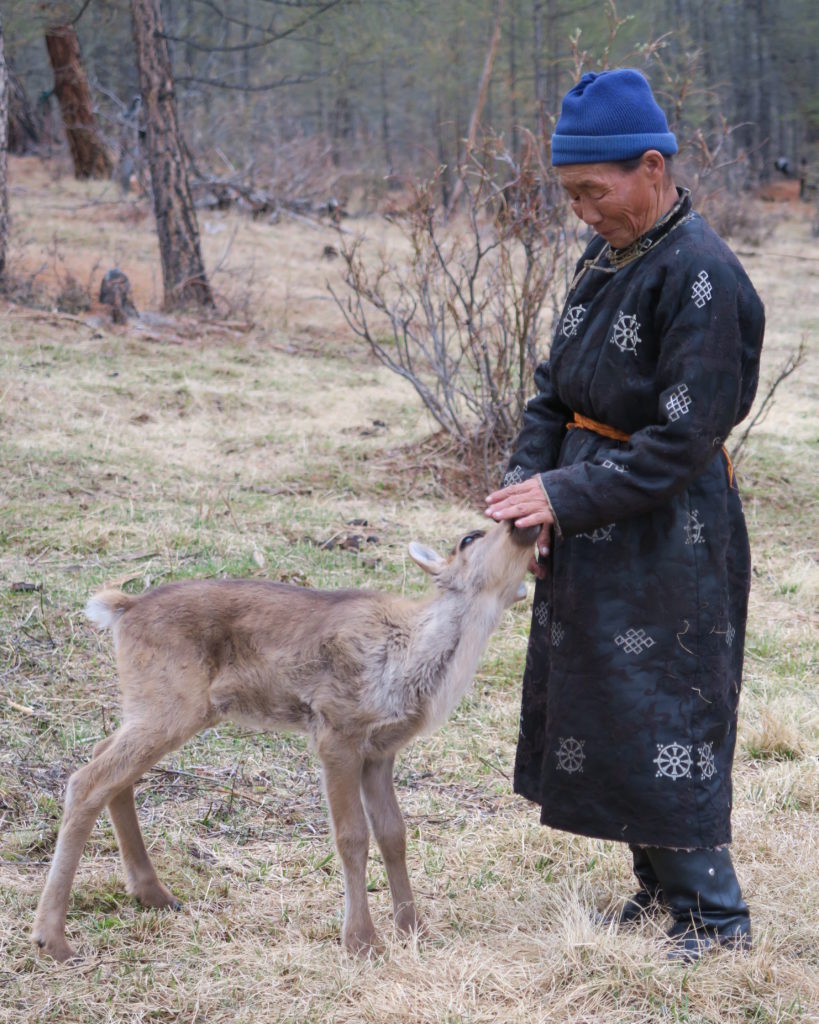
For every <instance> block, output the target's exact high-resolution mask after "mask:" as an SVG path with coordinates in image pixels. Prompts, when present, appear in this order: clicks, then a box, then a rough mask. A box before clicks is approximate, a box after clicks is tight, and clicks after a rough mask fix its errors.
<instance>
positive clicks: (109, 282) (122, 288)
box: [100, 267, 139, 324]
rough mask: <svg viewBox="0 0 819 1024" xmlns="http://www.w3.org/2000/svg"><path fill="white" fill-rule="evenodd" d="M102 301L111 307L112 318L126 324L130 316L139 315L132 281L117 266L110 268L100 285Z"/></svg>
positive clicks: (115, 321)
mask: <svg viewBox="0 0 819 1024" xmlns="http://www.w3.org/2000/svg"><path fill="white" fill-rule="evenodd" d="M100 302H101V303H103V304H104V305H106V306H110V307H111V319H112V320H113V321H114V323H115V324H124V323H125V322H126V320H127V319H128V317H129V316H139V313H138V312H137V308H136V306H135V305H134V296H133V294H132V292H131V282H130V281H129V280H128V278H127V277H126V275H125V274H123V272H122V271H121V270H118V269H117V268H116V267H113V268H112V269H111V270H109V271H108V272H107V273H106V275H105V277H104V278H103V279H102V284H101V285H100Z"/></svg>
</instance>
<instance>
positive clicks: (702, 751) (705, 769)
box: [697, 743, 717, 780]
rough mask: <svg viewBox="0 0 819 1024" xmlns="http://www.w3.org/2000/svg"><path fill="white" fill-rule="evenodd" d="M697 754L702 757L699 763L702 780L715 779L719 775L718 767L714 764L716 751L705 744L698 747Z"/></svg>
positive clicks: (708, 744)
mask: <svg viewBox="0 0 819 1024" xmlns="http://www.w3.org/2000/svg"><path fill="white" fill-rule="evenodd" d="M697 753H698V754H699V755H700V759H699V761H697V767H698V768H699V770H700V778H701V779H703V780H705V779H711V778H713V777H714V776H715V775H716V774H717V766H716V764H715V763H714V751H713V750H712V748H711V744H710V743H703V744H702V745H701V746H699V747H697Z"/></svg>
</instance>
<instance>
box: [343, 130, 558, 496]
mask: <svg viewBox="0 0 819 1024" xmlns="http://www.w3.org/2000/svg"><path fill="white" fill-rule="evenodd" d="M458 176H459V181H460V182H461V188H462V195H463V200H464V206H463V212H462V214H461V215H459V216H458V217H457V218H453V219H451V220H447V219H446V217H445V216H444V215H443V211H441V210H439V209H438V208H437V207H436V204H435V200H434V196H436V195H439V194H440V187H439V183H438V180H437V177H434V178H433V179H431V180H429V181H426V182H423V183H421V184H420V185H418V186H416V188H415V189H414V192H413V195H412V199H411V201H410V202H409V204H407V206H406V207H405V208H404V209H403V210H400V211H398V212H397V213H394V214H392V215H391V219H393V220H394V221H395V222H396V223H397V224H398V225H399V227H400V228H401V230H402V232H403V235H404V238H405V239H406V242H407V243H408V249H409V256H408V257H407V258H406V260H405V261H403V262H399V261H398V260H397V259H391V258H388V257H387V256H386V255H383V254H381V255H379V256H378V257H377V258H376V259H375V260H374V261H372V260H369V259H368V258H367V256H366V255H365V248H364V242H363V240H362V239H361V238H359V239H357V240H355V241H352V242H351V241H350V240H349V237H345V236H344V235H343V234H340V236H339V239H340V241H339V249H340V253H341V255H342V257H343V259H344V261H345V263H346V272H345V282H346V284H347V286H348V288H349V291H348V293H347V295H346V296H345V297H344V298H342V297H340V296H339V295H337V294H336V293H335V292H334V291H333V290H332V288H331V289H330V290H331V292H332V294H333V297H334V298H335V300H336V302H337V303H338V306H339V308H340V309H341V311H342V313H343V314H344V317H345V318H346V320H347V323H348V324H349V326H350V328H351V329H352V330H353V332H354V333H355V334H356V335H357V336H358V337H360V338H363V339H364V340H365V341H366V342H367V343H368V344H369V346H370V348H371V349H372V351H373V352H374V353H375V355H376V356H377V357H378V359H380V360H381V362H382V363H383V364H384V365H385V366H387V367H389V368H390V369H391V370H392V371H394V372H395V373H397V374H399V375H400V376H401V377H403V378H404V379H406V380H407V381H409V383H410V384H412V386H413V387H414V388H415V390H416V392H417V393H418V394H419V395H420V397H421V399H422V401H423V403H424V405H425V406H426V408H427V409H428V411H429V412H430V414H431V415H432V417H433V419H434V420H435V422H436V423H437V424H438V426H439V427H440V428H441V431H442V433H443V435H444V436H445V437H446V438H448V439H449V440H450V442H451V444H452V446H453V448H454V451H455V452H457V453H458V456H459V458H460V459H461V460H463V461H465V463H466V464H467V466H468V467H469V468H470V470H472V471H473V473H474V474H475V478H476V479H475V483H477V484H478V485H479V486H480V487H486V486H488V485H490V484H493V483H494V482H495V481H496V480H497V477H498V473H499V470H500V468H501V466H502V465H503V464H504V463H505V460H506V457H507V455H508V453H509V450H510V446H511V444H512V443H513V441H514V439H515V437H516V436H517V433H518V430H519V427H520V420H521V414H522V412H523V406H524V403H525V400H526V397H527V392H528V391H529V390H530V389H531V380H532V373H533V371H534V368H535V366H536V364H537V362H538V353H537V348H536V346H537V339H538V335H539V332H540V322H541V315H542V312H543V308H544V304H545V303H546V300H547V298H548V297H549V295H550V292H551V291H552V289H553V286H555V285H556V284H558V282H557V281H556V277H557V272H558V269H559V268H560V267H561V266H562V260H563V259H564V257H565V251H566V246H565V233H564V231H563V228H562V215H563V205H562V203H560V202H558V201H556V196H555V190H554V185H553V183H552V181H551V180H550V179H549V178H548V176H547V174H546V170H545V166H544V163H543V158H542V153H541V151H540V148H539V147H538V145H537V143H536V141H535V139H534V137H533V136H528V137H527V139H526V145H525V146H524V147H523V151H522V155H521V158H520V160H519V161H517V162H515V161H514V160H513V159H512V157H511V156H510V155H509V153H508V152H507V151H506V150H505V148H504V147H503V145H502V143H501V142H500V140H498V139H497V138H494V137H487V138H486V139H485V140H484V144H483V146H482V148H481V149H480V150H479V151H476V152H473V153H472V154H471V156H470V159H469V162H468V163H467V164H465V165H464V166H462V167H460V168H459V169H458Z"/></svg>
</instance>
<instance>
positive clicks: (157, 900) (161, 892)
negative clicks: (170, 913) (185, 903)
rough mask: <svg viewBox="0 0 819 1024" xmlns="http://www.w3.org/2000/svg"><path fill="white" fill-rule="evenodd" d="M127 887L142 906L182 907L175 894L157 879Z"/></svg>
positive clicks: (173, 908)
mask: <svg viewBox="0 0 819 1024" xmlns="http://www.w3.org/2000/svg"><path fill="white" fill-rule="evenodd" d="M129 888H130V892H131V895H132V896H135V897H136V898H137V899H138V900H139V902H140V903H141V904H142V906H143V907H156V908H157V909H162V908H164V907H168V908H170V909H171V910H181V909H182V904H181V903H180V902H179V900H178V899H177V898H176V896H174V894H173V893H172V892H171V890H170V889H169V888H168V887H167V886H164V885H163V884H162V883H161V882H160V881H159V879H157V880H155V881H153V882H148V883H147V884H145V885H133V886H130V887H129Z"/></svg>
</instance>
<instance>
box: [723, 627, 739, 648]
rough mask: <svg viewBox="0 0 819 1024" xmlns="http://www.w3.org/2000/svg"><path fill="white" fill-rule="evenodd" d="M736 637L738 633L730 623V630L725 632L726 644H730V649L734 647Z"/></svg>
mask: <svg viewBox="0 0 819 1024" xmlns="http://www.w3.org/2000/svg"><path fill="white" fill-rule="evenodd" d="M736 635H737V631H736V630H735V629H734V627H733V626H732V625H731V623H730V622H729V623H728V628H727V629H726V630H725V642H726V644H728V646H729V647H733V644H734V637H735V636H736Z"/></svg>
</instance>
